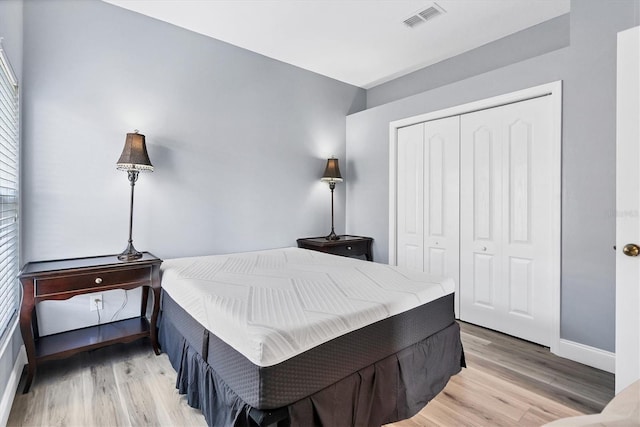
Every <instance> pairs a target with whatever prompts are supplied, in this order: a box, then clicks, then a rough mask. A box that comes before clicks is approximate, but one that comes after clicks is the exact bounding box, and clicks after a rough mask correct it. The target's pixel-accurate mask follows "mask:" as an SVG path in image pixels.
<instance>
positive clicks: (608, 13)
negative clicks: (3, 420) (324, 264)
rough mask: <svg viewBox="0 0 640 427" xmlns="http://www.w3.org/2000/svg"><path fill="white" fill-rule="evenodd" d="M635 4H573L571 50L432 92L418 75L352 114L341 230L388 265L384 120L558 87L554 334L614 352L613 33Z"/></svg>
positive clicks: (636, 14) (634, 12) (639, 15)
mask: <svg viewBox="0 0 640 427" xmlns="http://www.w3.org/2000/svg"><path fill="white" fill-rule="evenodd" d="M639 4H640V3H639V2H638V1H636V0H621V1H605V0H579V1H576V0H574V1H572V3H571V14H570V15H571V16H570V36H571V43H570V46H568V47H565V48H561V49H557V50H554V51H552V52H547V53H544V54H541V55H538V56H535V57H532V58H529V59H526V60H522V61H520V62H517V63H514V64H511V65H507V66H503V67H501V68H497V69H494V70H492V71H488V72H485V73H482V74H478V75H476V76H473V77H469V78H466V79H462V80H459V81H456V82H452V83H449V84H446V85H444V86H439V87H437V88H435V89H431V88H430V87H429V78H428V73H429V70H428V69H426V70H423V71H422V72H421V74H420V79H414V80H410V81H409V80H407V81H406V82H405V84H406V85H407V86H405V91H410V92H412V93H414V94H415V95H413V96H408V97H406V98H404V99H401V100H398V101H394V102H389V103H387V104H384V105H381V106H378V107H376V108H371V109H368V110H366V111H363V112H360V113H356V114H353V115H350V116H349V117H348V118H347V161H348V165H349V167H348V169H347V170H348V175H347V177H346V180H345V182H346V186H347V192H348V198H347V231H348V232H349V233H352V234H362V235H369V236H372V237H374V238H375V239H376V240H375V243H374V257H375V258H376V259H377V260H378V261H382V262H385V261H388V244H389V240H388V232H389V231H388V230H389V228H388V227H389V216H388V206H389V188H388V187H389V178H388V175H389V164H388V163H389V122H390V121H393V120H397V119H401V118H405V117H410V116H414V115H417V114H422V113H427V112H431V111H437V110H440V109H443V108H447V107H451V106H455V105H459V104H463V103H466V102H471V101H475V100H479V99H484V98H488V97H491V96H495V95H499V94H503V93H508V92H512V91H516V90H520V89H524V88H527V87H531V86H535V85H538V84H543V83H548V82H552V81H555V80H563V82H564V86H563V154H562V156H563V160H562V168H563V170H562V209H563V211H562V284H561V286H562V297H561V337H562V338H564V339H568V340H571V341H575V342H578V343H582V344H585V345H589V346H593V347H596V348H600V349H603V350H607V351H614V342H615V259H614V251H613V250H612V246H613V245H614V240H615V214H614V212H615V81H616V74H615V71H616V70H615V62H616V33H617V32H618V31H622V30H624V29H627V28H630V27H632V26H634V25H638V24H639V23H640V10H639ZM563 19H564V18H563ZM560 33H561V32H560ZM560 33H558V34H559V36H560V37H564V36H562V35H561V34H560ZM519 37H520V36H519ZM563 40H564V39H563ZM506 42H507V41H505V40H503V41H502V43H506ZM519 42H520V43H523V44H525V45H526V44H527V43H529V42H530V43H532V44H536V41H534V40H531V41H527V40H526V39H522V38H520V41H519ZM562 44H563V42H559V43H558V44H557V45H558V46H562ZM548 46H553V44H548ZM480 49H482V48H480ZM495 55H498V53H497V52H496V53H495ZM467 58H468V59H469V60H473V58H475V56H467ZM459 59H460V58H459ZM460 60H461V59H460ZM494 60H495V61H496V63H498V64H502V63H504V60H503V59H501V57H494ZM457 61H458V60H457V59H453V60H451V62H452V63H456V65H457V67H468V68H469V69H476V67H477V65H476V64H475V63H470V64H464V63H460V62H457ZM433 70H434V73H436V74H437V76H440V75H441V74H442V73H443V70H441V69H440V68H433ZM451 72H452V73H454V72H455V70H451ZM385 90H386V89H385ZM373 91H375V89H372V90H370V91H369V94H370V93H372V92H373ZM405 93H406V92H405Z"/></svg>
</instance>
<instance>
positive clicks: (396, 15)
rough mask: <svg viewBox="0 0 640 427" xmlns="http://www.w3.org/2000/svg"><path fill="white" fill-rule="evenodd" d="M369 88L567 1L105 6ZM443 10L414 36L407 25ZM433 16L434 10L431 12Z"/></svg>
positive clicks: (137, 1) (129, 0)
mask: <svg viewBox="0 0 640 427" xmlns="http://www.w3.org/2000/svg"><path fill="white" fill-rule="evenodd" d="M104 1H106V2H108V3H112V4H114V5H117V6H120V7H123V8H125V9H129V10H132V11H135V12H138V13H141V14H144V15H147V16H151V17H153V18H156V19H159V20H162V21H166V22H169V23H171V24H174V25H177V26H180V27H183V28H187V29H189V30H192V31H195V32H197V33H200V34H204V35H207V36H210V37H213V38H216V39H218V40H223V41H225V42H227V43H230V44H233V45H235V46H239V47H242V48H245V49H248V50H251V51H254V52H257V53H260V54H262V55H265V56H268V57H270V58H274V59H277V60H280V61H283V62H286V63H289V64H292V65H295V66H298V67H300V68H304V69H306V70H310V71H314V72H316V73H319V74H322V75H325V76H328V77H331V78H334V79H336V80H340V81H343V82H346V83H350V84H352V85H355V86H360V87H363V88H371V87H373V86H376V85H378V84H380V83H384V82H386V81H389V80H392V79H394V78H396V77H400V76H402V75H405V74H408V73H410V72H412V71H415V70H418V69H420V68H422V67H425V66H427V65H431V64H434V63H436V62H439V61H442V60H444V59H447V58H450V57H452V56H455V55H459V54H460V53H463V52H465V51H468V50H471V49H474V48H476V47H479V46H482V45H483V44H486V43H489V42H491V41H494V40H497V39H499V38H502V37H505V36H507V35H509V34H512V33H515V32H517V31H520V30H522V29H524V28H527V27H530V26H532V25H536V24H539V23H541V22H544V21H546V20H548V19H551V18H554V17H556V16H559V15H562V14H565V13H568V12H569V7H570V5H569V0H436V2H435V3H436V4H435V5H434V2H433V1H430V0H104ZM438 7H439V8H440V9H441V10H444V13H442V14H440V15H438V16H436V17H434V18H432V19H429V20H427V21H423V20H422V19H421V18H414V19H415V20H418V21H420V22H419V24H418V25H416V26H414V27H413V28H410V27H408V26H407V25H405V24H404V22H403V21H404V20H405V19H407V18H409V17H411V16H415V15H416V13H418V12H420V11H423V10H426V9H429V8H438ZM429 10H431V9H429Z"/></svg>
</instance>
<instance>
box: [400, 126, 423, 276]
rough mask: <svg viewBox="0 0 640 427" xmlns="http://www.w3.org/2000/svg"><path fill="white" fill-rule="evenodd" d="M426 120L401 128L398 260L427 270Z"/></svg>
mask: <svg viewBox="0 0 640 427" xmlns="http://www.w3.org/2000/svg"><path fill="white" fill-rule="evenodd" d="M423 153H424V124H422V123H419V124H417V125H413V126H408V127H405V128H401V129H398V188H397V198H398V202H397V203H398V205H397V209H398V213H397V215H398V217H397V223H398V230H397V264H398V265H400V266H404V267H408V268H411V269H414V270H418V271H423V268H424V264H423V258H424V231H423V215H424V195H423V166H424V161H423V156H424V154H423Z"/></svg>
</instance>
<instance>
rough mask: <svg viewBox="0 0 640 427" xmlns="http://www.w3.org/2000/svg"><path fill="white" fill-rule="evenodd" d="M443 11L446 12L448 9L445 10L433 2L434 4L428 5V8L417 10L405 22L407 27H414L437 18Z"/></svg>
mask: <svg viewBox="0 0 640 427" xmlns="http://www.w3.org/2000/svg"><path fill="white" fill-rule="evenodd" d="M443 13H446V10H444V9H443V8H442V7H440V6H439V5H438V4H436V3H433V5H431V6H429V7H427V8H426V9H422V10H419V11H417V12H415V13H414V14H413V15H411V16H410V17H408V18H407V19H405V20H404V21H403V22H404V25H406V26H407V27H410V28H413V27H415V26H417V25H420V24H422V23H424V22H427V21H428V20H430V19H433V18H435V17H436V16H440V15H442V14H443Z"/></svg>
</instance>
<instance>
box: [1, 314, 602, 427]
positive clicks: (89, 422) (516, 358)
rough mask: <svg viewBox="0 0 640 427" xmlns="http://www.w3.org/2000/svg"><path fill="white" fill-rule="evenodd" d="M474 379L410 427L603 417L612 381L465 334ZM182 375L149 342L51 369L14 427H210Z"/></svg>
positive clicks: (15, 415)
mask: <svg viewBox="0 0 640 427" xmlns="http://www.w3.org/2000/svg"><path fill="white" fill-rule="evenodd" d="M461 326H462V341H463V345H464V349H465V355H466V358H467V365H468V367H467V369H463V370H462V372H461V373H460V374H458V375H456V376H455V377H453V378H452V379H451V381H450V382H449V384H448V385H447V387H446V388H445V389H444V390H443V392H442V393H440V394H439V395H438V396H437V397H436V398H435V399H434V400H433V401H431V402H430V403H429V404H428V405H427V407H426V408H424V409H423V410H422V411H421V412H420V413H419V414H417V415H416V416H415V417H413V418H412V419H410V420H405V421H401V422H397V423H394V424H391V425H390V426H395V427H416V426H456V427H457V426H539V425H542V424H544V423H546V422H549V421H552V420H554V419H557V418H562V417H567V416H573V415H581V414H588V413H594V412H599V411H600V410H602V408H603V407H604V405H606V403H607V402H608V401H609V400H611V398H612V397H613V390H614V377H613V375H612V374H609V373H606V372H603V371H599V370H597V369H593V368H590V367H587V366H584V365H581V364H579V363H575V362H571V361H568V360H565V359H561V358H558V357H556V356H554V355H552V354H550V353H549V351H548V350H547V349H545V348H543V347H540V346H537V345H535V344H531V343H528V342H525V341H521V340H517V339H515V338H511V337H508V336H505V335H502V334H499V333H496V332H493V331H488V330H485V329H482V328H479V327H477V326H473V325H468V324H461ZM175 379H176V373H175V371H174V370H173V368H172V367H171V364H170V363H169V360H168V359H167V356H166V355H165V354H162V355H160V356H155V355H154V354H153V351H152V350H151V348H150V345H149V343H148V342H147V341H145V340H143V341H139V342H137V343H131V344H127V345H115V346H111V347H109V348H104V349H100V350H96V351H93V352H89V353H84V354H79V355H77V356H74V357H73V358H70V359H66V360H61V361H52V362H50V363H48V364H45V365H42V366H41V367H39V369H38V374H37V376H36V379H35V383H34V385H33V386H32V387H31V392H30V393H28V394H26V395H23V394H18V395H17V396H16V398H15V400H14V403H13V407H12V409H11V414H10V416H9V422H8V425H9V426H143V425H144V426H147V425H153V426H155V425H163V426H187V425H189V426H205V425H206V423H205V421H204V418H203V416H202V414H201V413H200V412H199V411H198V410H194V409H192V408H190V407H189V406H188V405H187V403H186V400H185V398H184V396H180V395H178V393H177V391H176V390H175Z"/></svg>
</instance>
